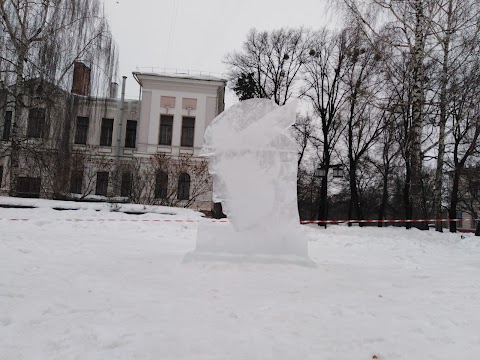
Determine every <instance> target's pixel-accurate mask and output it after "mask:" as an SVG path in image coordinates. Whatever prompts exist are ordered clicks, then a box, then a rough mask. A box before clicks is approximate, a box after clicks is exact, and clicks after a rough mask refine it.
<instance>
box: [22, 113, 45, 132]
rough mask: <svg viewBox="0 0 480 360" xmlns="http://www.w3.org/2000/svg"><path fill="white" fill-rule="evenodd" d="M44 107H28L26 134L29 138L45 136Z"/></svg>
mask: <svg viewBox="0 0 480 360" xmlns="http://www.w3.org/2000/svg"><path fill="white" fill-rule="evenodd" d="M45 130H46V127H45V109H30V110H29V112H28V125H27V136H28V137H30V138H43V137H46V135H47V133H46V131H45Z"/></svg>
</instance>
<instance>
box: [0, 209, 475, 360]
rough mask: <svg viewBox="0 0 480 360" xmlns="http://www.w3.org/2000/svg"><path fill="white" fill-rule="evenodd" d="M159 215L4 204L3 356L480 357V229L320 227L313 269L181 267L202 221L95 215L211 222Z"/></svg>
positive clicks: (312, 245)
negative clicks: (479, 234) (442, 231)
mask: <svg viewBox="0 0 480 360" xmlns="http://www.w3.org/2000/svg"><path fill="white" fill-rule="evenodd" d="M97 210H98V209H97ZM100 210H101V209H100ZM103 210H105V209H103ZM159 212H160V213H157V214H146V215H126V214H123V213H109V212H105V211H95V209H91V208H90V209H84V210H77V211H72V210H66V211H56V210H52V209H49V208H48V206H44V207H42V208H39V209H0V218H3V219H2V220H0V360H57V359H58V360H69V359H72V360H73V359H78V360H89V359H95V360H97V359H98V360H112V359H122V360H132V359H142V360H143V359H144V360H147V359H148V360H151V359H157V360H161V359H162V360H163V359H195V360H200V359H218V360H220V359H221V360H228V359H242V360H243V359H245V360H253V359H262V360H263V359H275V360H277V359H298V360H300V359H312V360H313V359H315V360H319V359H320V360H325V359H335V360H343V359H345V360H361V359H372V358H377V359H384V360H387V359H388V360H393V359H408V360H414V359H419V360H427V359H435V360H439V359H448V360H451V359H462V360H467V359H472V360H474V359H475V360H477V359H480V238H479V237H475V236H473V234H464V235H463V236H464V238H462V237H461V235H460V234H449V233H445V234H439V233H436V232H434V231H429V232H420V231H418V230H410V231H406V230H404V229H398V228H387V229H378V228H358V227H352V228H348V227H346V226H331V227H329V228H328V229H326V230H325V229H323V228H319V227H318V226H315V225H312V226H305V227H304V230H305V231H306V233H307V236H308V238H309V249H310V250H309V251H310V255H311V258H312V259H313V260H314V261H315V262H316V264H317V266H316V268H305V267H300V266H295V265H274V264H234V263H188V264H183V263H182V258H183V256H184V255H185V253H187V252H188V251H190V250H192V249H193V248H194V246H195V236H196V229H197V223H196V222H163V221H162V222H130V221H97V220H96V219H116V220H131V219H133V220H144V219H145V220H154V219H157V220H187V219H188V220H198V219H199V217H200V215H199V214H198V213H195V212H193V211H187V210H182V211H172V213H175V215H167V214H161V212H162V211H159ZM6 218H9V219H11V218H27V219H30V220H29V221H13V220H6ZM73 218H76V219H83V220H95V221H79V222H72V221H67V220H66V219H73Z"/></svg>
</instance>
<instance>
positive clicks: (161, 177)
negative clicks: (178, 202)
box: [155, 171, 168, 199]
mask: <svg viewBox="0 0 480 360" xmlns="http://www.w3.org/2000/svg"><path fill="white" fill-rule="evenodd" d="M167 189H168V175H167V173H166V172H164V171H159V172H157V176H156V178H155V199H165V198H166V197H167Z"/></svg>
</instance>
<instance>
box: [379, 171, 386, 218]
mask: <svg viewBox="0 0 480 360" xmlns="http://www.w3.org/2000/svg"><path fill="white" fill-rule="evenodd" d="M387 201H388V170H387V169H385V173H384V174H383V189H382V202H381V203H380V207H379V209H378V220H384V219H385V210H386V208H387ZM378 227H383V223H382V222H379V223H378Z"/></svg>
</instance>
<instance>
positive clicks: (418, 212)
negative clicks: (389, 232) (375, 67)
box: [409, 0, 428, 230]
mask: <svg viewBox="0 0 480 360" xmlns="http://www.w3.org/2000/svg"><path fill="white" fill-rule="evenodd" d="M415 15H416V24H415V48H414V54H413V59H414V70H413V91H412V93H413V94H412V126H411V129H410V136H409V138H410V139H409V140H410V144H409V146H410V154H411V156H410V164H411V179H410V199H411V200H410V202H411V206H412V218H413V219H421V218H422V217H424V216H425V214H424V204H423V194H422V193H423V177H422V149H421V140H422V123H423V104H424V82H425V65H424V58H425V36H424V32H425V21H424V14H423V0H415ZM415 227H417V228H419V229H421V230H426V229H428V226H427V224H425V223H415Z"/></svg>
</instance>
